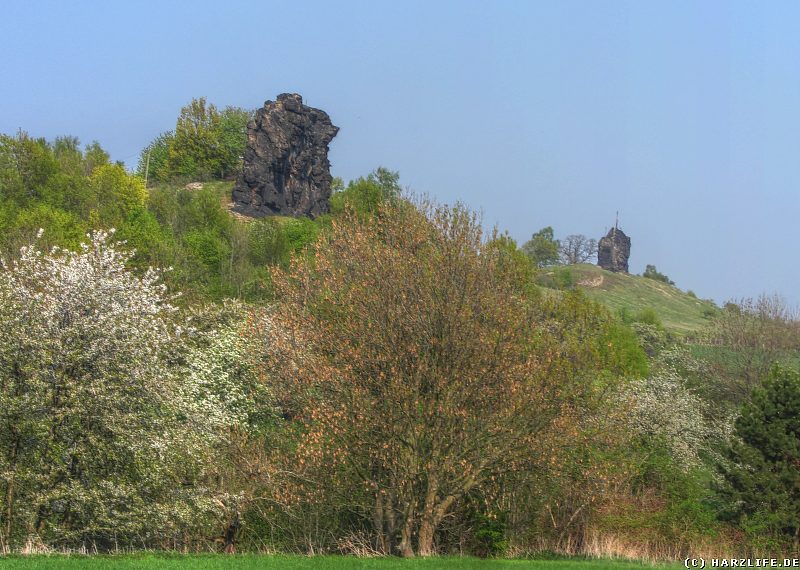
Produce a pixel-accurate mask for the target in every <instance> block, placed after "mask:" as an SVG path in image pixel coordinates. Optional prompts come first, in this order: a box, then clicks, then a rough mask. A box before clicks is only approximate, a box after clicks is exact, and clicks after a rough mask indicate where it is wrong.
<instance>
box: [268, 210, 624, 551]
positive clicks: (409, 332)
mask: <svg viewBox="0 0 800 570" xmlns="http://www.w3.org/2000/svg"><path fill="white" fill-rule="evenodd" d="M496 238H497V236H491V239H489V240H486V239H485V238H484V236H483V233H482V230H481V224H480V223H479V221H478V219H477V218H476V216H475V215H474V214H472V213H471V212H469V211H467V210H465V209H464V208H463V207H459V206H457V207H452V208H451V207H446V206H428V205H423V206H421V207H420V208H419V209H418V208H417V207H414V206H412V205H410V204H408V203H407V202H404V201H401V202H399V203H395V204H392V203H385V204H383V205H382V206H381V207H380V208H378V210H377V212H376V213H375V215H373V216H371V217H368V218H363V217H360V216H358V215H357V214H356V213H354V212H348V213H346V214H345V215H344V216H343V217H342V218H341V219H335V220H334V221H333V222H332V227H331V228H330V230H329V231H327V232H324V233H323V234H321V236H320V238H319V240H318V241H317V242H316V244H315V246H314V249H313V256H302V257H298V258H295V260H294V261H293V263H292V266H291V268H290V270H289V271H281V270H278V271H276V274H275V277H274V281H275V285H276V289H277V291H278V293H279V298H280V299H281V301H282V302H281V303H280V305H279V308H278V309H277V311H276V314H275V317H274V319H275V320H274V323H273V336H272V337H271V339H272V342H274V343H275V345H274V353H273V354H272V355H271V356H270V357H269V358H268V360H267V362H268V363H269V368H268V369H269V370H270V371H271V373H272V374H274V378H275V380H274V381H275V382H276V383H278V385H279V386H280V387H281V389H280V392H281V394H283V397H282V398H281V399H279V402H280V404H281V405H282V407H283V410H284V415H285V416H286V417H289V418H292V419H293V420H294V421H295V422H297V423H298V424H300V425H302V426H303V427H302V428H300V429H302V433H303V439H302V440H301V442H300V443H299V445H298V447H297V454H298V460H297V464H296V465H297V466H298V467H297V469H298V470H299V472H300V474H301V475H302V476H303V477H310V478H314V479H318V480H321V481H336V482H337V483H338V487H339V492H340V493H342V495H341V496H340V500H342V501H347V503H348V504H349V505H353V504H354V502H356V501H357V500H358V498H359V497H364V494H365V493H367V496H369V504H365V503H360V504H359V506H358V508H359V509H362V512H365V516H368V517H369V520H370V521H371V525H372V529H373V533H374V536H375V541H376V546H377V547H378V548H379V549H381V550H383V551H394V550H397V551H398V552H400V553H401V554H402V555H404V556H411V555H413V554H415V553H416V554H420V555H430V554H432V553H433V552H434V549H435V543H434V539H435V534H436V531H437V529H439V528H440V525H441V524H442V522H443V521H444V520H445V517H447V516H448V514H449V513H451V512H452V510H453V509H454V507H455V506H456V505H457V504H458V503H459V502H460V501H462V500H464V498H465V497H466V496H467V495H468V494H469V493H470V492H471V491H472V490H473V489H476V488H477V487H479V486H480V485H482V484H485V483H486V482H487V481H489V480H490V479H491V477H493V476H497V475H499V474H501V473H504V472H507V471H509V470H512V469H514V468H515V466H517V465H518V464H519V463H520V462H522V461H523V460H525V459H527V457H528V456H529V454H530V449H531V448H532V447H533V445H534V442H535V440H536V438H537V437H538V436H540V435H541V434H543V433H544V432H545V431H546V430H547V428H548V427H549V426H551V425H552V421H553V418H554V417H556V416H557V415H558V414H559V411H560V409H561V407H562V406H563V405H564V402H565V400H566V398H567V397H568V396H567V394H570V385H564V384H559V385H556V383H555V382H552V380H553V377H554V376H553V375H549V374H547V369H548V367H549V366H556V365H555V364H552V361H550V362H548V358H549V357H548V356H547V355H548V354H550V355H552V354H556V352H550V350H548V349H543V350H542V352H538V351H537V350H536V346H537V342H538V340H537V339H540V338H542V335H545V336H546V332H545V331H546V328H545V327H541V328H540V326H539V324H538V323H539V320H540V319H539V318H538V317H539V316H540V313H537V309H536V303H535V302H534V300H533V299H532V298H531V297H529V296H527V295H526V294H525V291H526V289H527V286H528V281H527V279H528V277H529V276H528V274H527V270H526V268H524V267H521V265H520V264H518V263H513V262H510V260H509V257H508V253H507V251H506V249H507V248H506V247H498V246H497V243H498V242H497V239H496ZM586 346H590V345H589V344H587V342H586V339H585V338H584V339H582V341H581V347H586ZM609 346H610V344H609ZM565 364H566V363H565ZM561 369H562V370H566V369H567V366H564V367H563V368H561ZM595 382H598V380H597V379H596V380H595ZM580 384H581V385H582V386H586V385H587V383H586V382H581V383H580ZM351 508H355V507H351ZM367 512H368V513H369V514H368V515H366V513H367Z"/></svg>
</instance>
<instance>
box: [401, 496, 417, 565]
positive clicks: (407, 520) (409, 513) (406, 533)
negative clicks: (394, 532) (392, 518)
mask: <svg viewBox="0 0 800 570" xmlns="http://www.w3.org/2000/svg"><path fill="white" fill-rule="evenodd" d="M404 514H405V517H404V520H403V528H402V529H400V544H399V545H397V549H398V550H399V551H400V556H402V557H403V558H413V557H414V547H413V546H412V545H411V537H412V535H413V534H414V505H413V504H409V505H408V506H407V507H406V510H405V513H404Z"/></svg>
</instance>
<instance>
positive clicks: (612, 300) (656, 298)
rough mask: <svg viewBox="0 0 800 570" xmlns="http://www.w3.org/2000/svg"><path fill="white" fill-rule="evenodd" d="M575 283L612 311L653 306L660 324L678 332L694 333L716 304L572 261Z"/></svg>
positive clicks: (659, 284)
mask: <svg viewBox="0 0 800 570" xmlns="http://www.w3.org/2000/svg"><path fill="white" fill-rule="evenodd" d="M569 269H570V270H571V271H572V274H573V277H574V280H575V283H576V284H577V285H578V287H580V288H581V289H582V290H583V291H585V292H586V295H587V296H588V297H590V298H591V299H594V300H596V301H598V302H600V303H602V304H604V305H606V306H607V307H608V308H609V309H611V310H612V311H614V312H616V311H619V310H620V309H622V308H623V307H624V308H627V309H628V310H629V311H630V312H631V314H635V313H637V312H638V311H641V310H642V309H653V310H654V311H655V312H656V314H658V316H659V317H660V318H661V321H662V322H663V324H664V328H665V329H666V330H668V331H670V332H673V333H675V334H678V335H687V334H691V333H697V332H699V331H701V330H702V329H704V328H705V327H706V326H708V324H709V315H711V314H713V313H714V312H715V311H716V310H717V308H716V306H715V305H714V304H713V303H712V302H711V301H706V300H703V299H697V298H695V297H692V296H691V295H688V294H687V293H685V292H684V291H681V290H680V289H678V288H677V287H675V286H673V285H668V284H667V283H662V282H660V281H655V280H653V279H645V278H644V277H640V276H637V275H626V274H622V273H612V272H610V271H605V270H603V269H600V268H599V267H597V266H596V265H586V264H583V265H574V266H570V268H569Z"/></svg>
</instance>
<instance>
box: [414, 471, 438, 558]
mask: <svg viewBox="0 0 800 570" xmlns="http://www.w3.org/2000/svg"><path fill="white" fill-rule="evenodd" d="M438 492H439V488H438V486H437V484H436V481H435V479H433V478H430V480H429V481H428V490H427V492H426V493H425V503H424V506H423V507H422V517H421V520H420V523H419V542H418V545H417V552H419V555H420V556H432V555H433V554H434V551H433V534H434V533H435V532H436V525H437V522H436V520H435V519H436V515H435V508H436V495H437V494H438Z"/></svg>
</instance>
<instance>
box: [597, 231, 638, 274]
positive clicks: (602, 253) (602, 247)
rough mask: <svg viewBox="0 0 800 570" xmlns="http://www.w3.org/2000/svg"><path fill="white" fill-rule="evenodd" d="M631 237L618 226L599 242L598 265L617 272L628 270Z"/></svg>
mask: <svg viewBox="0 0 800 570" xmlns="http://www.w3.org/2000/svg"><path fill="white" fill-rule="evenodd" d="M630 256H631V238H629V237H628V236H626V235H625V232H623V231H622V230H621V229H619V228H617V227H616V226H615V227H613V228H611V230H610V231H609V232H608V234H607V235H606V237H604V238H601V239H600V242H599V243H598V244H597V265H599V266H600V267H602V268H603V269H607V270H608V271H614V272H615V273H627V272H628V258H629V257H630Z"/></svg>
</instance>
